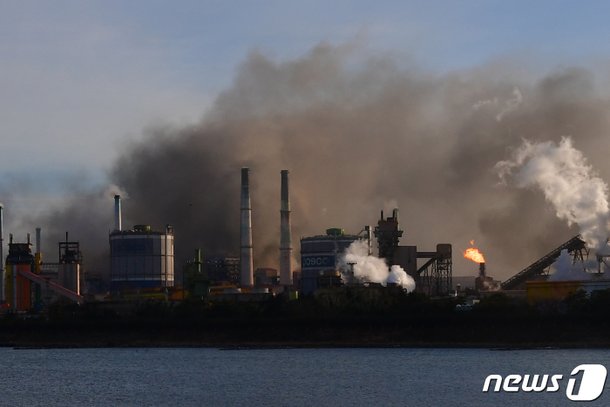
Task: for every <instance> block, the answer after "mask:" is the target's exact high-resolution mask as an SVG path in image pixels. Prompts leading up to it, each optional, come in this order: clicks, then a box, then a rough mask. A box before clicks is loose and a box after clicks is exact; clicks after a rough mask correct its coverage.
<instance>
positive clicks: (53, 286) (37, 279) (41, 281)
mask: <svg viewBox="0 0 610 407" xmlns="http://www.w3.org/2000/svg"><path fill="white" fill-rule="evenodd" d="M17 273H18V274H19V275H21V276H23V277H25V278H27V279H28V280H30V281H32V282H34V283H36V284H38V285H40V286H41V287H42V288H48V289H49V290H51V291H53V292H55V293H57V294H59V295H61V296H62V297H66V298H68V299H70V300H72V301H74V302H76V303H78V304H82V303H83V302H84V298H83V296H82V295H78V294H77V293H75V292H74V291H71V290H68V289H67V288H65V287H63V286H61V285H59V284H57V283H54V282H52V281H50V280H48V279H46V278H44V277H41V276H40V275H38V274H35V273H32V272H31V271H27V270H18V271H17Z"/></svg>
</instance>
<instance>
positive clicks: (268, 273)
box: [254, 267, 280, 287]
mask: <svg viewBox="0 0 610 407" xmlns="http://www.w3.org/2000/svg"><path fill="white" fill-rule="evenodd" d="M279 283H280V276H279V273H278V271H277V270H276V269H273V268H263V267H259V268H257V269H256V270H255V271H254V285H255V286H256V287H265V286H272V285H279Z"/></svg>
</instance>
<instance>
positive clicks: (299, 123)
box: [0, 44, 610, 279]
mask: <svg viewBox="0 0 610 407" xmlns="http://www.w3.org/2000/svg"><path fill="white" fill-rule="evenodd" d="M500 62H501V63H494V62H491V63H489V64H487V65H483V66H478V67H474V68H472V69H468V70H463V71H458V72H451V73H447V74H435V73H430V72H426V71H424V70H421V69H419V68H417V67H413V66H405V65H404V64H401V63H400V62H397V61H395V60H394V59H393V58H392V57H391V56H384V55H383V54H380V53H379V52H375V51H374V50H373V51H369V50H367V49H365V48H363V47H359V46H354V45H353V44H349V45H339V46H333V45H328V44H320V45H318V46H316V47H314V48H313V49H312V50H311V51H309V52H307V53H306V54H304V55H302V56H300V57H299V58H296V59H293V60H285V61H277V60H274V59H272V58H269V57H267V56H265V55H263V54H261V53H259V52H253V53H251V54H250V55H249V56H248V57H247V58H246V59H245V60H244V62H243V63H242V64H241V66H240V67H239V68H238V70H237V74H236V77H235V80H234V82H233V84H232V85H231V86H230V87H229V88H228V89H226V90H225V91H224V92H222V93H221V94H220V95H219V96H218V97H217V99H216V101H215V102H214V104H213V107H212V108H211V109H210V111H208V112H202V115H203V118H202V120H201V122H199V123H194V124H192V125H190V126H184V127H176V126H166V127H157V128H155V129H153V130H146V131H145V134H144V137H143V139H142V140H141V141H137V142H133V143H132V144H130V145H126V146H125V147H124V148H123V149H122V152H121V157H120V158H119V159H118V160H117V161H116V162H115V163H114V165H113V166H112V170H111V171H110V172H109V176H108V178H109V179H108V183H113V184H115V185H118V186H120V187H121V188H124V189H125V190H126V191H127V192H128V193H129V200H126V201H125V202H124V204H123V210H124V217H123V218H124V222H123V223H124V225H125V226H126V227H129V226H131V225H133V224H136V223H143V224H151V225H152V226H153V227H154V228H157V229H160V228H163V227H164V225H165V224H166V223H171V224H173V225H174V226H175V233H176V254H177V256H178V260H177V263H176V264H177V266H178V267H179V265H180V264H181V263H180V262H181V261H182V260H184V259H185V258H186V257H188V256H190V255H191V253H192V251H193V249H195V248H197V247H201V248H202V249H203V253H204V255H210V254H223V253H224V254H231V253H232V254H234V255H236V254H237V253H238V248H239V176H240V168H241V167H242V166H249V167H250V168H251V183H252V207H253V227H254V230H253V233H254V236H253V237H254V256H255V267H260V266H272V267H273V266H277V262H278V257H279V250H278V246H279V198H280V170H282V169H289V170H290V174H291V199H292V222H293V225H292V226H293V229H292V230H293V240H294V242H295V244H294V248H295V253H296V254H297V256H298V238H299V237H300V236H310V235H315V234H320V233H322V231H324V230H325V229H327V228H329V227H342V228H345V229H346V230H347V231H349V232H353V233H356V232H357V231H359V230H361V229H362V226H363V225H366V224H374V223H375V222H376V221H377V219H378V214H379V209H382V208H383V207H384V203H386V202H393V203H395V204H397V206H398V207H399V208H400V211H401V212H400V213H401V215H402V216H401V226H402V227H403V228H404V230H405V234H404V237H403V238H402V241H401V244H415V245H417V246H418V248H420V250H430V249H431V248H434V247H435V246H436V244H437V243H439V242H448V243H454V244H459V243H460V242H463V241H464V240H465V239H470V238H471V237H473V236H474V237H476V239H477V241H478V243H479V244H481V245H483V246H484V247H486V248H488V249H487V250H486V253H485V254H486V257H487V258H488V261H489V262H490V263H493V264H494V266H495V267H494V269H495V270H497V275H496V276H495V277H496V278H500V279H502V278H508V277H510V276H511V275H513V274H515V273H516V272H517V271H519V270H520V269H522V268H523V267H525V266H527V265H528V264H530V263H531V262H532V261H534V260H535V259H537V258H539V257H540V256H541V255H543V254H544V253H547V252H548V251H549V250H550V249H552V248H554V247H556V246H557V245H559V244H561V243H563V242H564V241H565V240H567V239H569V238H570V237H571V236H573V235H574V234H576V233H577V231H576V229H575V228H574V227H571V228H570V227H568V226H566V224H565V222H563V221H561V220H559V219H557V217H556V216H555V211H553V210H551V209H550V208H549V207H548V205H546V204H545V202H544V197H543V196H542V194H540V193H538V192H537V191H533V190H531V189H519V188H498V187H497V185H496V184H497V174H496V173H495V171H494V170H493V168H494V165H495V164H496V163H497V162H498V161H501V160H504V159H505V158H506V153H507V149H508V148H510V147H515V146H518V145H519V144H520V143H521V140H522V138H527V139H529V140H531V142H532V143H533V144H535V143H537V142H540V141H545V140H554V141H556V142H557V141H558V140H559V136H560V135H572V138H573V140H574V142H575V143H576V144H577V145H578V147H579V149H581V150H582V151H583V152H584V154H586V156H588V157H589V159H590V160H591V164H592V165H593V166H595V168H597V169H598V171H599V172H600V177H602V178H606V179H609V178H610V161H609V160H608V159H607V152H608V151H610V137H607V135H608V134H610V122H609V121H608V113H607V112H608V111H609V110H610V94H609V93H608V92H606V89H605V88H604V87H603V86H602V85H603V84H600V83H598V81H596V79H595V77H594V76H593V74H591V73H590V72H589V71H587V70H585V69H581V68H574V69H562V70H558V71H556V72H551V73H550V74H543V75H538V74H534V73H527V72H526V69H527V61H517V63H511V61H510V58H506V59H503V60H502V61H500ZM511 67H514V68H511ZM480 101H492V102H490V103H478V102H480ZM494 101H495V102H494ZM83 142H87V140H86V139H84V140H83ZM24 184H26V185H30V184H28V183H23V182H21V183H18V184H17V185H15V184H11V183H10V180H6V179H4V178H3V180H2V185H0V189H1V191H0V192H2V200H3V201H4V203H5V204H6V207H7V212H6V215H7V222H9V221H10V219H9V216H10V217H11V218H12V219H14V218H13V216H12V215H9V213H13V214H14V207H15V206H14V205H12V204H11V202H10V199H7V198H5V197H6V196H9V197H10V195H11V192H12V191H13V190H16V189H20V188H23V185H24ZM32 188H37V187H34V186H32ZM103 189H104V188H101V191H93V192H92V191H91V190H90V188H89V189H87V188H86V185H85V186H83V185H82V184H81V185H79V186H78V188H73V187H70V188H65V190H66V196H67V200H68V201H67V202H65V203H63V205H61V206H59V205H46V202H44V203H43V204H42V205H41V206H43V207H44V208H45V210H44V211H42V213H40V212H30V213H28V215H27V217H24V218H21V219H20V220H19V223H14V224H12V225H8V226H7V231H16V230H21V229H23V228H27V229H28V230H33V228H34V227H36V226H42V227H43V230H44V231H45V232H46V233H45V234H44V236H51V235H52V232H53V231H57V233H56V235H57V236H61V234H62V232H63V231H64V230H70V231H71V236H74V237H75V238H81V240H82V241H83V243H82V246H83V250H84V252H85V259H91V257H92V253H93V252H99V253H104V251H106V249H107V247H108V234H107V233H108V231H109V230H110V229H111V228H112V204H113V203H112V197H109V198H104V199H106V201H103V202H104V203H103V205H102V204H100V203H99V202H100V201H99V200H100V197H101V196H103ZM17 204H18V203H17ZM57 208H61V209H59V210H58V209H57ZM386 209H391V208H386ZM9 227H10V228H9ZM83 236H91V238H89V237H87V239H85V238H84V237H83ZM85 241H86V244H85ZM55 244H56V243H55V242H53V246H49V245H47V246H48V247H56V246H55ZM88 266H89V267H90V266H91V263H89V265H88ZM471 270H472V267H470V265H469V264H468V260H465V259H461V258H454V275H460V274H466V273H470V274H471V273H472V271H471Z"/></svg>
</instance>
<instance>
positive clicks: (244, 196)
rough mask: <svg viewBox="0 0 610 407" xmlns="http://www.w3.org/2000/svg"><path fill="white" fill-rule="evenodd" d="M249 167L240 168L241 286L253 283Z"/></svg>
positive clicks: (249, 285) (248, 285)
mask: <svg viewBox="0 0 610 407" xmlns="http://www.w3.org/2000/svg"><path fill="white" fill-rule="evenodd" d="M249 173H250V169H249V168H242V169H241V224H240V230H241V233H240V245H241V253H240V267H241V286H242V287H251V286H252V285H253V284H254V261H253V259H252V207H251V206H250V181H249V179H248V178H249Z"/></svg>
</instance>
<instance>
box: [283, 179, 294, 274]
mask: <svg viewBox="0 0 610 407" xmlns="http://www.w3.org/2000/svg"><path fill="white" fill-rule="evenodd" d="M281 175H282V191H281V199H282V203H281V207H280V284H281V285H284V286H287V285H292V236H291V235H292V233H291V229H290V195H289V192H288V170H282V172H281Z"/></svg>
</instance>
